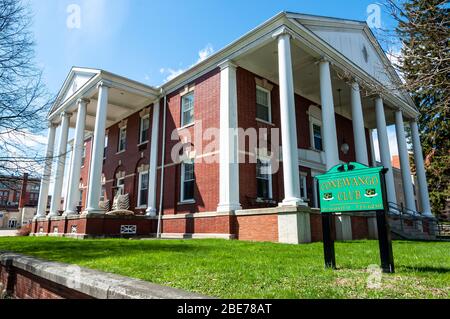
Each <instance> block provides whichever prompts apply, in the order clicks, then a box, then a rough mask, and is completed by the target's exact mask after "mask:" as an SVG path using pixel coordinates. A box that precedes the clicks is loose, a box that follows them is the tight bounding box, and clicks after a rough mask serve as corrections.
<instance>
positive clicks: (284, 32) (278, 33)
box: [272, 25, 294, 39]
mask: <svg viewBox="0 0 450 319" xmlns="http://www.w3.org/2000/svg"><path fill="white" fill-rule="evenodd" d="M285 35H287V36H289V38H293V37H294V31H292V30H291V29H289V28H288V27H287V26H285V25H283V26H281V27H280V28H278V29H277V30H275V32H274V33H273V34H272V38H274V39H278V38H280V37H281V36H285Z"/></svg>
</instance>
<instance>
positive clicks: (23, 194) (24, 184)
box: [19, 173, 28, 209]
mask: <svg viewBox="0 0 450 319" xmlns="http://www.w3.org/2000/svg"><path fill="white" fill-rule="evenodd" d="M27 185H28V173H25V174H23V179H22V189H21V190H20V198H19V209H20V208H24V207H25V205H26V204H27Z"/></svg>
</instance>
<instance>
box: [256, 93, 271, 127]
mask: <svg viewBox="0 0 450 319" xmlns="http://www.w3.org/2000/svg"><path fill="white" fill-rule="evenodd" d="M258 90H260V91H263V92H265V93H267V102H268V103H269V105H267V108H268V114H269V118H268V119H267V120H266V119H261V118H259V117H258V113H257V114H256V119H257V120H258V121H262V122H265V123H270V124H272V96H271V95H272V92H271V91H269V90H268V89H265V88H263V87H262V86H259V85H257V86H256V90H255V93H256V96H257V91H258ZM257 106H258V105H257V104H256V105H255V107H257Z"/></svg>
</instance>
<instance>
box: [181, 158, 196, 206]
mask: <svg viewBox="0 0 450 319" xmlns="http://www.w3.org/2000/svg"><path fill="white" fill-rule="evenodd" d="M194 185H195V175H194V163H193V162H184V163H182V164H181V201H182V202H186V201H193V200H194Z"/></svg>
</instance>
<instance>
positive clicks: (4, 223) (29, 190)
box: [0, 174, 41, 229]
mask: <svg viewBox="0 0 450 319" xmlns="http://www.w3.org/2000/svg"><path fill="white" fill-rule="evenodd" d="M40 184H41V180H40V179H39V178H30V177H28V174H24V176H23V177H18V176H4V175H3V176H0V229H1V228H17V227H19V226H20V225H21V224H27V223H29V222H30V221H31V220H32V219H33V217H34V214H35V213H36V207H37V205H38V200H39V187H40Z"/></svg>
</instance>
